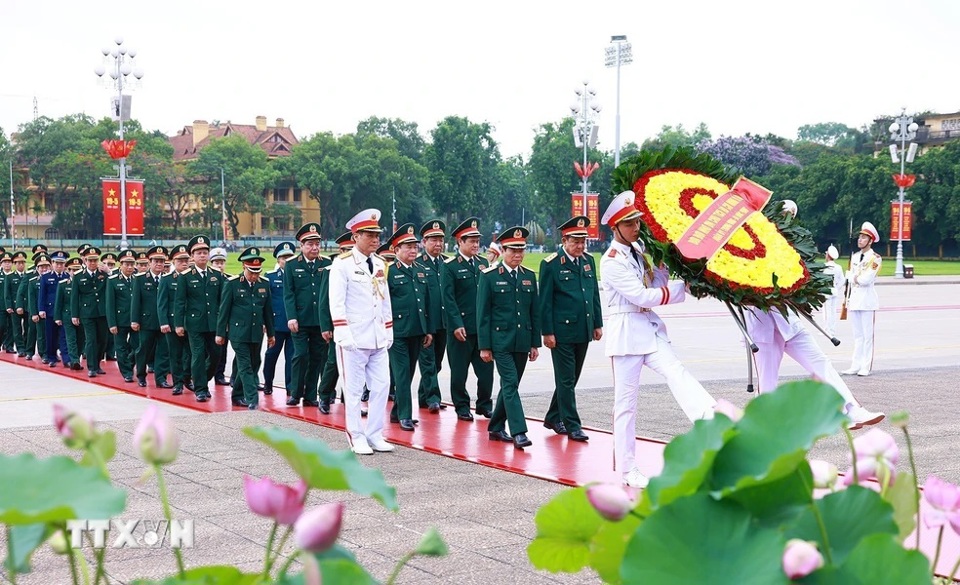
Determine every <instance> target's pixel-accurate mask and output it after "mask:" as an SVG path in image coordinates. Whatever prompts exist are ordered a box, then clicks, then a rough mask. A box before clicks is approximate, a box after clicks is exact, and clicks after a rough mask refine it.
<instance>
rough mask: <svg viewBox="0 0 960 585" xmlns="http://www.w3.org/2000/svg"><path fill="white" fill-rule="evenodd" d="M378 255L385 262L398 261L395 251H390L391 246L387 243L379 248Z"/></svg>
mask: <svg viewBox="0 0 960 585" xmlns="http://www.w3.org/2000/svg"><path fill="white" fill-rule="evenodd" d="M377 255H378V256H380V257H382V258H383V259H384V260H386V261H388V262H390V261H392V260H396V259H397V255H396V254H394V253H393V250H391V249H390V244H389V243H386V244H384V245H382V246H380V247H379V248H377Z"/></svg>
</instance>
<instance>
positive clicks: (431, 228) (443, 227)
mask: <svg viewBox="0 0 960 585" xmlns="http://www.w3.org/2000/svg"><path fill="white" fill-rule="evenodd" d="M445 235H447V224H445V223H443V221H441V220H439V219H431V220H430V221H428V222H427V223H425V224H423V225H422V226H420V237H421V238H431V237H433V236H440V237H443V236H445Z"/></svg>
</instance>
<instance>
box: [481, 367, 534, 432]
mask: <svg viewBox="0 0 960 585" xmlns="http://www.w3.org/2000/svg"><path fill="white" fill-rule="evenodd" d="M528 359H529V357H528V356H527V354H526V353H519V352H515V351H495V352H493V361H494V363H495V364H497V373H498V374H500V393H499V394H497V405H496V407H494V409H493V416H492V417H490V425H489V426H488V427H487V430H488V431H490V432H496V431H502V430H504V428H503V427H504V423H506V424H508V425H509V429H510V431H509V432H510V434H511V435H519V434H520V433H525V432H527V419H526V418H525V417H524V416H523V403H522V402H520V378H522V377H523V371H524V370H525V369H526V368H527V360H528Z"/></svg>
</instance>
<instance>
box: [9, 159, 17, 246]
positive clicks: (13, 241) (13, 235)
mask: <svg viewBox="0 0 960 585" xmlns="http://www.w3.org/2000/svg"><path fill="white" fill-rule="evenodd" d="M10 249H11V250H16V249H17V207H16V205H15V204H14V202H13V159H10Z"/></svg>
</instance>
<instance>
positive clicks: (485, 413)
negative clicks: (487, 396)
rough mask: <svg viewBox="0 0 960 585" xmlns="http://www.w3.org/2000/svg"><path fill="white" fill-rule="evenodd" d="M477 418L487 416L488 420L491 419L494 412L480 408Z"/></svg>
mask: <svg viewBox="0 0 960 585" xmlns="http://www.w3.org/2000/svg"><path fill="white" fill-rule="evenodd" d="M477 416H485V417H487V418H490V417H492V416H493V411H492V410H490V409H489V408H478V409H477Z"/></svg>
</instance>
